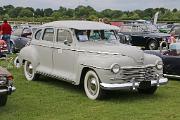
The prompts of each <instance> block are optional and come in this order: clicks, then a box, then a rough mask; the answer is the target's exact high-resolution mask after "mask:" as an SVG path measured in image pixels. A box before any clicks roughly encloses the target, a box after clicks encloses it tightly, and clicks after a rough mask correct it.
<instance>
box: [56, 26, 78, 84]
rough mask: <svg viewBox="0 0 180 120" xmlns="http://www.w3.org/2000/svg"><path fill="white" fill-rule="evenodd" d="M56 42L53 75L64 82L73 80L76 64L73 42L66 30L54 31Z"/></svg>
mask: <svg viewBox="0 0 180 120" xmlns="http://www.w3.org/2000/svg"><path fill="white" fill-rule="evenodd" d="M56 35H57V37H56V42H55V44H54V51H53V62H54V65H53V74H54V75H56V76H58V77H60V78H63V79H65V80H69V81H72V80H75V71H74V66H75V63H76V60H77V59H76V57H75V50H74V47H75V46H74V41H73V37H72V33H71V31H70V30H68V29H57V30H56Z"/></svg>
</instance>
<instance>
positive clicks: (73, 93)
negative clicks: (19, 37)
mask: <svg viewBox="0 0 180 120" xmlns="http://www.w3.org/2000/svg"><path fill="white" fill-rule="evenodd" d="M0 63H1V65H2V66H6V65H7V63H6V62H2V61H0ZM9 71H10V72H11V73H13V75H14V80H15V81H14V82H15V86H16V88H17V90H16V92H15V93H13V94H12V95H11V96H9V98H8V102H7V105H6V106H5V107H0V120H180V81H174V80H170V82H169V84H167V85H165V86H161V87H160V88H159V89H158V90H157V92H156V93H155V94H154V95H141V94H138V93H137V92H127V91H124V92H122V91H121V92H119V91H118V92H111V93H108V97H106V98H105V99H103V100H100V101H99V100H97V101H92V100H90V99H88V98H87V97H86V95H85V93H84V91H83V88H80V87H77V86H73V85H71V84H69V83H66V82H62V81H58V80H56V79H52V78H47V77H40V79H39V80H38V81H27V80H26V79H25V77H24V75H23V69H22V68H20V69H16V68H9Z"/></svg>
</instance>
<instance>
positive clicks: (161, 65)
mask: <svg viewBox="0 0 180 120" xmlns="http://www.w3.org/2000/svg"><path fill="white" fill-rule="evenodd" d="M156 68H157V69H158V70H162V69H163V62H162V61H158V62H157V63H156Z"/></svg>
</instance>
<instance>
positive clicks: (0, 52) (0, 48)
mask: <svg viewBox="0 0 180 120" xmlns="http://www.w3.org/2000/svg"><path fill="white" fill-rule="evenodd" d="M7 52H8V49H7V44H6V42H5V41H4V40H1V39H0V58H1V57H3V56H4V55H5V54H6V53H7Z"/></svg>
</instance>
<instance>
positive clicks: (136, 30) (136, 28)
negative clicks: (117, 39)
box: [119, 24, 170, 50]
mask: <svg viewBox="0 0 180 120" xmlns="http://www.w3.org/2000/svg"><path fill="white" fill-rule="evenodd" d="M119 32H120V33H122V34H124V35H126V36H127V38H128V39H129V38H130V39H129V40H130V43H131V45H133V46H141V47H144V48H145V49H148V50H157V49H158V48H159V45H160V43H161V42H162V41H167V40H168V39H169V37H170V34H165V33H160V32H159V31H158V30H157V28H156V27H155V26H153V25H151V24H147V25H146V24H125V25H122V26H120V30H119ZM128 36H129V37H128Z"/></svg>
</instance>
